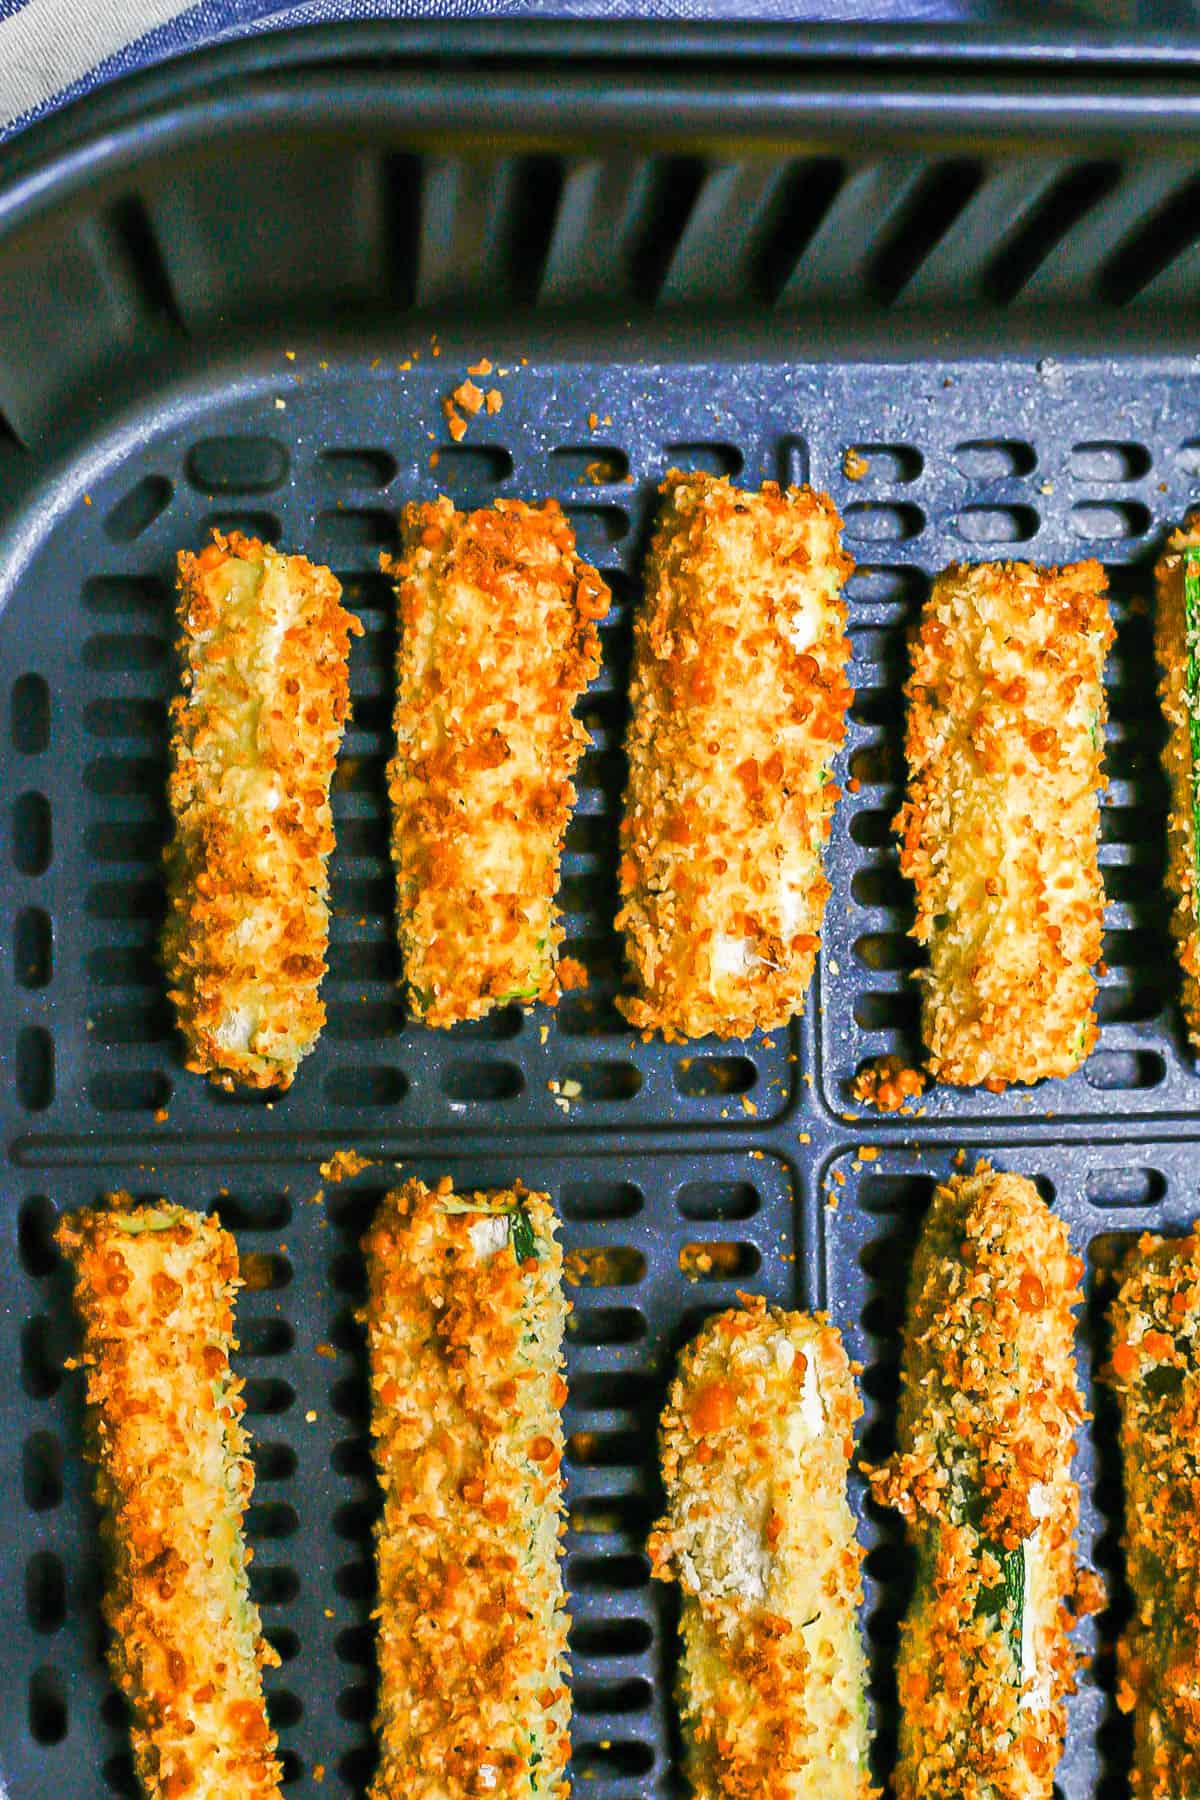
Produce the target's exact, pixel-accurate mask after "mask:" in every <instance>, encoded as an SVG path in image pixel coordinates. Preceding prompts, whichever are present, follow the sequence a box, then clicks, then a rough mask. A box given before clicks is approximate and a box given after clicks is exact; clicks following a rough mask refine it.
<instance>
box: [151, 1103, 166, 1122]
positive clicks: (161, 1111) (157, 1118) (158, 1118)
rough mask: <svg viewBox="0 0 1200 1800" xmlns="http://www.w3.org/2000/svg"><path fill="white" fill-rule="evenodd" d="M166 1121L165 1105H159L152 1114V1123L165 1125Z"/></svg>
mask: <svg viewBox="0 0 1200 1800" xmlns="http://www.w3.org/2000/svg"><path fill="white" fill-rule="evenodd" d="M166 1122H167V1109H166V1107H165V1106H160V1107H159V1108H158V1111H157V1112H156V1113H155V1115H154V1123H155V1124H156V1125H165V1124H166Z"/></svg>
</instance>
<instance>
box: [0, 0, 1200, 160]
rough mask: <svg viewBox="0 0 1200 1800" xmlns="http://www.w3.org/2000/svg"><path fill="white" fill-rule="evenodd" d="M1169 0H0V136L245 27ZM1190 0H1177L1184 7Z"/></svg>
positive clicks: (1094, 7)
mask: <svg viewBox="0 0 1200 1800" xmlns="http://www.w3.org/2000/svg"><path fill="white" fill-rule="evenodd" d="M1174 4H1175V0H1061V4H1059V5H1055V4H1053V3H1052V0H1049V3H1048V0H304V3H303V4H299V5H297V4H281V0H199V4H192V5H180V4H179V0H0V140H2V139H4V138H6V137H10V136H11V135H12V134H13V133H14V132H16V131H18V130H20V129H21V127H22V126H24V125H27V124H29V123H30V122H31V121H32V120H34V119H35V118H38V117H40V116H41V115H42V114H43V113H46V112H50V111H52V110H53V109H54V108H55V107H56V106H61V105H62V104H63V102H64V101H66V100H70V99H74V98H75V97H76V96H77V95H79V94H84V93H87V92H89V91H90V90H91V89H93V88H95V87H99V86H100V85H101V84H102V83H103V82H105V81H110V80H112V79H113V77H114V76H117V75H123V74H126V73H128V72H129V71H130V70H133V69H139V68H142V67H144V66H146V65H147V64H149V63H152V62H158V61H162V60H164V59H165V58H167V57H170V56H177V55H179V54H180V53H181V52H183V51H185V50H190V49H193V48H195V47H196V46H198V45H202V44H209V43H214V42H216V41H218V40H220V39H222V38H227V37H231V36H237V35H239V34H243V33H246V32H259V31H270V30H275V29H278V28H281V27H284V26H293V25H310V24H328V23H329V22H330V21H332V20H338V19H380V18H401V19H403V18H409V19H411V18H418V17H425V18H448V19H449V18H466V17H483V16H489V15H490V16H505V15H507V16H511V17H534V18H554V17H560V18H592V19H595V18H639V17H640V18H651V19H653V18H657V19H714V18H736V19H784V20H797V21H799V20H805V21H813V20H824V21H834V22H838V23H848V22H851V21H856V22H859V23H864V22H888V23H892V24H898V23H904V24H914V23H923V22H925V23H933V22H935V21H936V22H940V23H952V22H957V23H980V24H998V23H1001V22H1014V21H1015V22H1020V20H1021V19H1022V18H1024V19H1025V20H1026V21H1028V22H1030V23H1036V22H1037V21H1038V20H1039V19H1040V20H1041V21H1042V22H1043V23H1044V22H1046V21H1047V19H1048V17H1052V18H1058V19H1060V20H1061V19H1063V18H1070V17H1072V16H1074V17H1075V18H1076V19H1081V18H1090V19H1092V20H1095V19H1097V18H1105V19H1108V20H1110V21H1111V20H1114V19H1117V18H1119V19H1120V20H1121V21H1122V22H1124V23H1126V24H1129V23H1131V22H1133V21H1134V20H1135V19H1140V18H1145V19H1146V20H1147V22H1148V21H1149V13H1150V12H1151V11H1153V12H1154V13H1155V14H1156V15H1157V16H1161V9H1162V7H1163V6H1164V5H1167V6H1172V5H1174ZM1193 4H1200V0H1178V5H1179V6H1180V7H1181V8H1182V10H1183V11H1184V12H1187V13H1189V14H1190V13H1192V12H1193Z"/></svg>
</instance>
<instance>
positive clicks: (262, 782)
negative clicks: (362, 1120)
mask: <svg viewBox="0 0 1200 1800" xmlns="http://www.w3.org/2000/svg"><path fill="white" fill-rule="evenodd" d="M341 591H342V590H341V588H340V586H339V585H338V582H337V581H336V579H335V578H334V576H333V575H331V574H330V572H329V570H328V569H323V568H318V567H317V566H316V565H315V564H313V563H310V562H308V561H306V559H305V558H304V557H302V556H282V555H280V553H279V552H278V551H277V550H274V549H272V547H271V546H270V545H269V544H260V543H259V542H258V540H257V539H256V538H246V537H243V536H241V534H240V533H238V532H233V533H231V535H230V536H229V537H228V538H226V537H222V536H221V534H220V532H214V533H213V542H212V543H211V544H209V545H208V547H207V548H206V549H204V550H202V551H201V552H200V554H199V555H198V556H192V555H190V554H189V553H188V552H187V551H181V552H180V554H179V607H178V616H179V625H180V629H181V633H182V635H181V637H180V641H179V650H180V656H181V659H182V662H183V693H182V694H180V695H179V696H178V697H177V698H176V699H175V700H174V701H172V703H171V725H172V742H171V751H172V769H171V775H170V780H169V783H168V789H167V795H168V799H169V801H170V806H171V812H172V814H173V815H174V820H175V835H174V840H173V842H172V843H171V845H170V847H169V849H168V851H167V889H168V893H167V921H166V926H165V928H164V931H163V956H164V960H165V962H166V969H167V977H168V981H169V984H170V992H171V999H172V1001H173V1002H174V1005H175V1011H176V1015H177V1018H178V1021H179V1028H180V1031H181V1032H182V1034H183V1038H184V1043H185V1046H186V1049H187V1066H188V1068H189V1069H193V1070H195V1071H196V1072H197V1073H199V1074H206V1075H209V1076H211V1077H212V1079H213V1081H214V1082H215V1083H216V1084H217V1085H218V1086H219V1087H224V1088H230V1089H232V1088H233V1087H235V1086H236V1085H242V1086H245V1087H252V1088H269V1087H283V1088H286V1087H288V1086H290V1085H291V1082H292V1080H293V1078H294V1076H295V1073H296V1067H297V1065H298V1063H299V1062H300V1059H301V1058H302V1057H304V1056H306V1055H307V1054H308V1052H309V1051H310V1050H311V1049H312V1048H313V1045H314V1044H315V1043H316V1040H317V1037H318V1034H319V1033H320V1030H321V1027H322V1025H323V1024H324V1023H325V1008H324V1005H323V1004H322V1002H321V999H320V996H319V993H318V989H319V986H320V982H321V977H322V975H323V974H324V973H325V952H326V949H327V947H328V943H329V904H328V893H329V878H328V870H327V864H328V860H329V853H330V851H331V850H332V849H333V813H332V811H331V808H330V804H329V788H330V783H331V781H332V779H333V768H334V763H335V761H336V760H337V753H338V746H339V745H340V743H341V740H342V731H343V728H344V725H345V720H346V714H347V711H348V708H349V691H350V690H349V675H348V658H349V643H350V634H351V633H352V632H361V630H362V626H361V625H360V624H359V622H358V620H357V619H356V618H354V617H353V616H352V615H351V614H350V613H348V612H346V611H345V609H344V608H343V607H342V605H341Z"/></svg>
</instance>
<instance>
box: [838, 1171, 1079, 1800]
mask: <svg viewBox="0 0 1200 1800" xmlns="http://www.w3.org/2000/svg"><path fill="white" fill-rule="evenodd" d="M1082 1275H1083V1264H1082V1262H1081V1260H1080V1258H1079V1257H1078V1256H1076V1255H1075V1254H1074V1253H1073V1252H1072V1250H1071V1246H1070V1241H1069V1239H1068V1235H1067V1228H1066V1225H1065V1224H1064V1222H1063V1220H1062V1219H1060V1218H1058V1217H1056V1216H1055V1214H1054V1213H1053V1212H1051V1210H1050V1208H1049V1207H1048V1206H1047V1205H1046V1203H1045V1201H1044V1200H1043V1199H1042V1198H1041V1196H1040V1195H1039V1193H1038V1191H1037V1189H1036V1188H1035V1187H1034V1185H1033V1183H1032V1182H1031V1181H1028V1180H1027V1179H1026V1178H1025V1177H1024V1176H1021V1175H1011V1174H999V1173H997V1172H995V1171H993V1170H992V1169H990V1168H989V1167H988V1165H987V1164H986V1163H981V1164H980V1165H979V1166H978V1168H977V1169H976V1170H975V1173H974V1174H973V1175H956V1176H953V1177H952V1178H951V1180H949V1181H948V1182H946V1183H945V1184H944V1185H943V1186H941V1187H939V1188H937V1189H936V1191H935V1193H934V1196H933V1201H932V1203H931V1206H930V1210H929V1214H928V1216H927V1218H926V1221H925V1225H924V1229H923V1231H922V1235H921V1238H920V1242H919V1244H918V1246H917V1252H916V1256H915V1259H914V1262H913V1269H912V1277H911V1282H910V1286H909V1299H908V1315H907V1319H906V1324H905V1337H904V1357H903V1363H902V1368H901V1394H900V1412H899V1421H898V1432H897V1438H898V1444H899V1449H898V1452H897V1454H896V1455H895V1456H894V1457H893V1458H892V1460H891V1462H890V1463H888V1464H887V1465H886V1466H885V1467H883V1468H881V1469H876V1470H872V1471H869V1473H870V1475H871V1481H872V1486H873V1489H874V1492H875V1498H876V1499H877V1500H878V1501H879V1503H880V1504H881V1505H884V1506H892V1507H895V1508H896V1510H897V1511H898V1512H899V1513H900V1514H901V1515H902V1517H903V1518H904V1520H905V1522H906V1524H907V1526H908V1531H909V1535H910V1537H911V1539H912V1541H913V1543H914V1545H915V1547H916V1552H917V1578H916V1586H915V1589H914V1592H913V1597H912V1600H911V1602H910V1605H909V1609H908V1613H907V1615H906V1617H905V1620H904V1623H903V1626H902V1629H901V1635H900V1650H899V1655H898V1659H897V1669H896V1686H897V1692H898V1696H899V1700H900V1715H901V1716H900V1748H899V1756H898V1759H897V1765H896V1770H895V1773H894V1776H893V1782H894V1787H895V1793H896V1800H1050V1796H1051V1794H1052V1792H1053V1789H1054V1774H1055V1770H1056V1768H1057V1766H1058V1762H1059V1759H1060V1757H1061V1755H1062V1749H1063V1740H1064V1737H1065V1734H1066V1726H1067V1715H1066V1706H1065V1704H1064V1702H1065V1700H1066V1697H1067V1695H1068V1694H1070V1693H1072V1692H1073V1691H1074V1687H1075V1667H1076V1657H1075V1653H1074V1651H1073V1650H1072V1647H1071V1642H1070V1638H1069V1635H1068V1634H1069V1632H1070V1630H1071V1629H1072V1627H1073V1625H1074V1623H1075V1621H1076V1618H1077V1617H1078V1615H1079V1614H1080V1613H1082V1612H1084V1611H1091V1610H1094V1609H1095V1607H1096V1604H1097V1590H1098V1584H1097V1582H1096V1578H1095V1576H1093V1575H1091V1574H1090V1572H1089V1571H1087V1570H1084V1569H1081V1568H1079V1567H1077V1565H1076V1560H1075V1535H1076V1531H1077V1529H1078V1524H1079V1490H1078V1486H1077V1484H1076V1482H1075V1480H1074V1478H1073V1477H1072V1474H1071V1458H1072V1455H1073V1452H1074V1446H1075V1437H1076V1433H1077V1431H1078V1429H1079V1426H1080V1423H1081V1422H1082V1420H1083V1418H1084V1416H1085V1415H1084V1410H1083V1400H1082V1397H1081V1395H1080V1391H1079V1383H1078V1378H1077V1375H1076V1367H1075V1320H1074V1316H1073V1315H1074V1311H1075V1309H1076V1308H1077V1307H1078V1305H1079V1303H1080V1300H1081V1298H1082V1296H1081V1291H1080V1282H1081V1278H1082Z"/></svg>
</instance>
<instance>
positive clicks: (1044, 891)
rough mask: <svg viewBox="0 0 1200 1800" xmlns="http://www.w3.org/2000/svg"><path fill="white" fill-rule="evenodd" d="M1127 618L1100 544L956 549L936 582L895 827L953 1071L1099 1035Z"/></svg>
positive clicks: (935, 1069) (932, 1025) (1042, 1064)
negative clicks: (1112, 741) (1077, 557)
mask: <svg viewBox="0 0 1200 1800" xmlns="http://www.w3.org/2000/svg"><path fill="white" fill-rule="evenodd" d="M1112 635H1113V633H1112V623H1111V620H1110V619H1109V616H1108V607H1107V604H1106V601H1105V575H1104V570H1103V569H1102V568H1101V566H1100V564H1099V563H1096V562H1086V563H1075V564H1072V565H1071V566H1070V567H1067V568H1062V569H1039V568H1034V567H1033V566H1032V565H1030V564H1029V563H983V564H980V565H979V566H977V567H975V568H968V567H966V566H965V565H963V564H957V565H955V566H954V567H952V568H949V569H947V570H946V571H945V573H944V574H942V575H940V576H939V577H938V578H937V580H936V582H935V583H934V587H933V592H932V594H931V595H930V597H929V600H928V602H927V604H926V607H925V611H924V615H923V617H922V621H921V627H920V631H919V633H918V635H917V637H916V639H915V641H914V644H913V652H912V675H911V677H910V679H909V681H908V683H907V685H906V687H905V693H906V695H907V696H908V701H909V713H908V736H907V742H906V753H907V757H908V770H909V789H908V799H907V801H906V803H905V805H904V806H903V807H902V808H901V810H900V812H899V814H898V815H897V818H896V821H895V829H896V830H897V831H898V832H899V833H900V837H901V854H900V867H901V869H902V871H903V873H904V874H905V875H907V876H908V877H909V878H910V879H911V880H912V881H913V883H914V884H915V886H916V890H917V893H916V899H917V922H916V925H915V927H914V929H913V936H914V937H915V938H916V939H917V940H918V942H920V943H922V944H928V946H929V969H928V971H926V972H924V974H923V976H922V982H923V988H922V1009H921V1010H922V1026H923V1030H924V1034H925V1042H926V1045H927V1047H928V1051H929V1065H930V1070H931V1072H932V1073H933V1075H934V1076H935V1078H936V1079H938V1080H940V1081H947V1082H953V1083H956V1084H961V1085H966V1086H971V1085H974V1084H975V1083H977V1082H982V1083H984V1084H986V1085H987V1086H988V1087H990V1088H992V1089H1000V1088H1003V1087H1005V1086H1007V1085H1008V1083H1009V1082H1014V1081H1040V1080H1041V1079H1042V1078H1043V1077H1044V1076H1047V1075H1069V1074H1070V1073H1071V1071H1072V1070H1073V1069H1075V1068H1077V1067H1078V1066H1079V1064H1080V1062H1081V1061H1082V1060H1083V1058H1084V1057H1085V1056H1086V1055H1087V1054H1088V1052H1089V1051H1090V1050H1091V1048H1092V1046H1093V1044H1094V1043H1095V1041H1096V1036H1097V1029H1096V1020H1095V1013H1094V1011H1093V1001H1094V999H1095V991H1096V980H1095V976H1094V974H1093V965H1094V964H1095V963H1096V962H1097V961H1098V960H1099V957H1100V946H1101V932H1102V924H1103V908H1104V890H1103V887H1102V884H1101V880H1100V866H1099V851H1098V844H1099V835H1100V810H1099V798H1098V790H1099V789H1100V788H1101V787H1103V785H1104V778H1103V775H1102V773H1101V762H1102V759H1103V743H1104V731H1103V727H1104V720H1105V716H1106V708H1105V698H1104V686H1103V672H1104V658H1105V654H1106V652H1107V650H1108V647H1109V645H1110V643H1111V642H1112Z"/></svg>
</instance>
